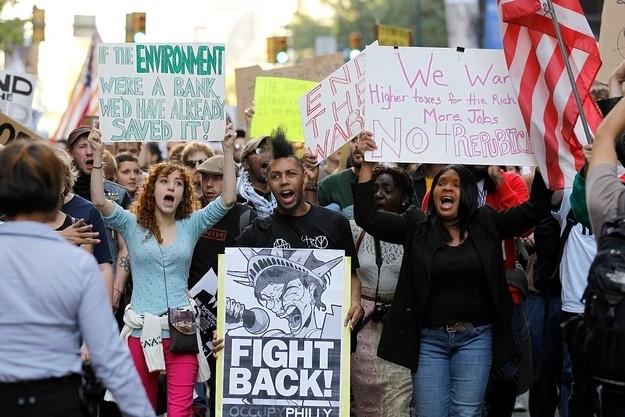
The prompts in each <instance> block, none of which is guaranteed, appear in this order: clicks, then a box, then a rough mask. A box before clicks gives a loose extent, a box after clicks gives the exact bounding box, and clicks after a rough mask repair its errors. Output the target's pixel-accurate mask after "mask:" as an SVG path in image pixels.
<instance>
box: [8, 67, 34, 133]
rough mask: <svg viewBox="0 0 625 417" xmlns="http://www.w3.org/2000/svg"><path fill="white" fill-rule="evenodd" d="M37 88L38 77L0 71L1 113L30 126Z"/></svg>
mask: <svg viewBox="0 0 625 417" xmlns="http://www.w3.org/2000/svg"><path fill="white" fill-rule="evenodd" d="M36 87H37V76H35V75H32V74H26V73H15V72H10V71H0V112H2V113H4V114H5V115H7V116H9V117H10V118H12V119H14V120H16V121H17V122H19V123H21V124H23V125H26V126H28V125H29V124H30V118H31V113H32V107H33V97H34V95H35V88H36Z"/></svg>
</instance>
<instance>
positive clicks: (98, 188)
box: [87, 126, 115, 216]
mask: <svg viewBox="0 0 625 417" xmlns="http://www.w3.org/2000/svg"><path fill="white" fill-rule="evenodd" d="M98 127H99V126H97V127H96V128H94V129H93V130H91V133H89V136H88V137H87V142H89V145H90V146H91V148H92V149H93V170H92V171H91V202H92V203H93V204H94V205H95V206H96V208H97V209H98V210H100V212H101V213H102V214H103V215H104V216H109V215H111V214H112V213H113V210H114V209H115V205H114V204H115V203H113V202H112V201H110V200H107V198H106V195H105V194H104V174H103V173H102V168H103V166H102V163H103V158H102V156H103V155H104V143H102V134H101V133H100V130H99V129H98Z"/></svg>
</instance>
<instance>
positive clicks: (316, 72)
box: [234, 53, 345, 121]
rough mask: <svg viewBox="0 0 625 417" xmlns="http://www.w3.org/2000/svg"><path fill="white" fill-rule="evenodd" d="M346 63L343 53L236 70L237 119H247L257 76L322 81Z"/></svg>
mask: <svg viewBox="0 0 625 417" xmlns="http://www.w3.org/2000/svg"><path fill="white" fill-rule="evenodd" d="M344 63H345V60H344V59H343V55H342V54H341V53H336V54H330V55H321V56H315V57H312V58H308V59H304V60H303V61H302V62H301V63H300V64H297V65H290V66H287V67H279V68H273V69H270V70H263V69H262V68H261V67H260V66H258V65H254V66H251V67H244V68H237V69H235V70H234V75H235V88H236V92H237V119H238V120H240V121H243V120H245V115H244V114H243V112H244V111H245V109H246V108H248V107H250V106H251V105H252V100H253V99H254V88H255V86H256V77H282V78H293V79H297V80H307V81H317V82H319V81H321V80H323V79H324V78H325V77H327V76H328V75H330V74H332V72H334V71H335V70H336V69H337V68H339V67H340V66H341V65H343V64H344Z"/></svg>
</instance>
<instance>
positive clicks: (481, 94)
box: [365, 46, 536, 166]
mask: <svg viewBox="0 0 625 417" xmlns="http://www.w3.org/2000/svg"><path fill="white" fill-rule="evenodd" d="M381 62H383V63H384V65H380V63H381ZM366 73H367V87H366V92H365V107H366V109H367V117H366V121H365V124H366V127H367V130H369V131H371V132H373V137H374V140H375V141H376V143H377V145H378V149H377V150H376V151H374V152H373V153H372V155H368V156H367V158H369V160H373V161H386V162H427V163H457V164H478V165H493V164H495V165H521V166H523V165H535V164H536V163H535V158H534V155H533V150H532V141H531V140H530V138H529V135H528V134H527V130H526V128H525V124H524V123H523V118H522V117H521V111H520V110H519V106H518V99H517V95H516V93H515V92H514V90H513V88H512V84H511V82H510V78H509V75H508V69H507V67H506V63H505V60H504V55H503V51H501V50H479V49H466V50H464V52H457V51H456V50H455V49H451V48H396V49H395V48H392V47H386V46H380V47H372V48H368V49H367V65H366Z"/></svg>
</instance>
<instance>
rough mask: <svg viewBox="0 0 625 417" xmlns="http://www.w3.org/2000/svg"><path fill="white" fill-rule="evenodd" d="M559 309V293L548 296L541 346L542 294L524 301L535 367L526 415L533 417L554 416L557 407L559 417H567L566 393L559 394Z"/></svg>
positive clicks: (560, 337)
mask: <svg viewBox="0 0 625 417" xmlns="http://www.w3.org/2000/svg"><path fill="white" fill-rule="evenodd" d="M561 308H562V301H561V300H560V294H559V293H558V294H556V295H554V296H552V297H549V299H548V311H549V320H548V322H547V326H548V327H547V337H546V340H545V345H544V346H541V345H542V343H543V323H544V315H545V314H544V312H545V297H543V296H542V295H541V294H537V293H530V294H529V296H528V297H527V299H526V300H525V316H526V317H527V323H528V326H529V329H530V337H531V338H532V361H533V368H534V385H532V388H530V395H529V412H530V415H531V416H532V417H553V415H554V414H555V411H556V408H559V409H560V412H561V416H562V417H566V416H567V414H566V413H567V409H568V407H567V403H568V390H567V393H566V394H564V395H561V394H562V392H561V389H562V385H561V382H562V381H561V378H562V365H563V358H562V330H561V328H560V321H561ZM541 349H542V352H541ZM541 354H542V357H541ZM539 360H540V363H539ZM539 365H540V366H539Z"/></svg>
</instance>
